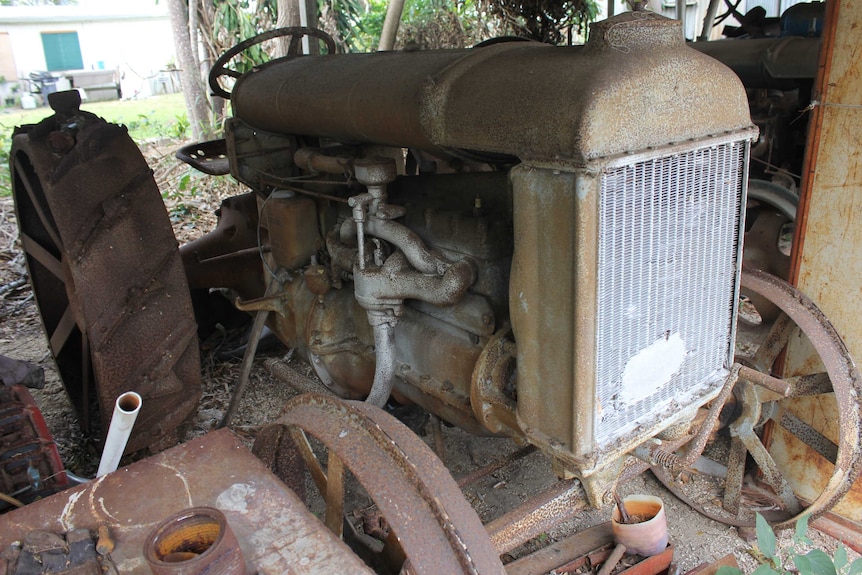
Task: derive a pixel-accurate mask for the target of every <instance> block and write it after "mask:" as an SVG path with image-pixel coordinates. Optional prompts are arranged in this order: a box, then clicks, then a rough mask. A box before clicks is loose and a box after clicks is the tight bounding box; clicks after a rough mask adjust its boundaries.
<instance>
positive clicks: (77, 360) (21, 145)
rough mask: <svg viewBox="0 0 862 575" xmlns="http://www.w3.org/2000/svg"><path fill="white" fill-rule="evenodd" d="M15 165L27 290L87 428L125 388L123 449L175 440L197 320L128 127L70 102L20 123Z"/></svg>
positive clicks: (192, 393)
mask: <svg viewBox="0 0 862 575" xmlns="http://www.w3.org/2000/svg"><path fill="white" fill-rule="evenodd" d="M78 101H79V100H78ZM10 164H11V165H10V169H11V173H12V193H13V196H14V199H15V209H16V214H17V218H18V226H19V230H20V238H21V244H22V247H23V249H24V252H25V254H26V260H27V267H28V271H29V275H30V278H31V282H32V286H33V293H34V296H35V299H36V303H37V304H38V306H39V312H40V315H41V317H42V324H43V327H44V329H45V333H46V335H47V337H48V340H49V347H50V351H51V353H52V355H53V356H54V359H55V361H56V363H57V369H58V371H59V373H60V377H61V378H62V380H63V384H64V386H65V387H66V390H67V392H68V394H69V397H70V398H71V400H72V403H73V405H74V406H75V408H76V409H77V411H78V415H79V422H80V423H81V426H82V428H83V429H84V431H85V432H88V433H89V432H95V433H97V434H98V432H99V431H101V434H102V435H104V433H105V432H106V427H107V420H108V418H109V417H110V414H111V413H112V412H113V404H114V401H115V400H116V398H117V397H118V396H119V395H120V394H122V393H123V392H125V391H130V390H131V391H137V392H138V393H139V394H140V395H141V396H142V397H143V400H144V402H143V407H142V410H141V413H140V415H139V417H138V420H137V423H136V425H135V430H134V432H133V434H132V437H131V438H130V440H129V445H128V449H127V451H135V450H138V449H141V448H144V447H149V446H152V447H154V448H161V447H165V446H167V445H169V444H171V443H173V442H174V441H175V439H176V430H177V427H178V426H179V425H180V424H181V423H182V422H183V421H184V420H185V419H186V417H187V416H188V415H189V414H190V413H191V412H192V410H194V408H195V407H196V405H197V401H198V399H199V397H200V365H199V359H198V349H197V341H196V337H195V336H196V325H195V323H194V319H193V318H194V316H193V313H192V308H191V301H190V298H189V293H188V288H187V284H186V280H185V273H184V271H183V268H182V263H181V260H180V256H179V252H178V250H177V242H176V240H175V238H174V236H173V231H172V229H171V227H170V221H169V219H168V216H167V213H166V211H165V208H164V205H163V203H162V201H161V195H160V193H159V190H158V187H157V186H156V183H155V181H154V180H153V177H152V173H151V171H150V169H149V167H148V166H147V164H146V162H145V160H144V159H143V157H142V156H141V153H140V151H139V150H138V149H137V147H136V146H135V144H134V143H133V142H132V140H131V139H130V138H129V137H128V135H127V133H126V130H125V128H122V127H120V126H117V125H114V124H108V123H106V122H105V121H104V120H101V119H99V118H96V117H95V116H93V115H92V114H87V113H86V112H80V111H78V110H77V106H74V109H69V110H67V113H60V112H58V113H57V114H55V115H54V116H52V117H50V118H47V119H45V120H43V121H42V122H41V123H40V124H38V125H35V126H27V127H24V128H23V129H19V130H17V131H16V135H15V136H14V139H13V144H12V150H11V155H10ZM91 405H94V406H98V407H97V409H96V411H99V412H101V415H102V419H103V420H105V425H104V426H101V427H102V429H99V422H98V418H97V417H95V415H96V414H95V413H91V411H93V410H91Z"/></svg>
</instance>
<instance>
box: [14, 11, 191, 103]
mask: <svg viewBox="0 0 862 575" xmlns="http://www.w3.org/2000/svg"><path fill="white" fill-rule="evenodd" d="M0 32H7V33H8V34H9V39H10V42H11V45H12V52H13V56H14V59H15V66H16V68H17V70H18V75H19V78H21V79H24V78H28V77H29V74H30V72H34V71H44V70H46V69H47V64H46V62H45V53H44V50H43V47H42V37H41V34H42V33H43V32H77V34H78V42H79V44H80V47H81V57H82V60H83V64H84V69H86V70H97V69H102V68H104V69H116V70H119V74H120V77H121V87H122V92H123V96H124V97H134V96H135V95H141V96H146V95H149V93H150V90H151V87H152V85H153V83H154V79H155V78H158V77H159V76H160V74H161V72H162V71H163V70H165V69H166V67H167V65H168V63H169V62H172V61H174V59H175V58H174V54H175V51H174V43H173V35H172V32H171V26H170V19H169V17H168V14H167V3H166V2H159V3H156V2H155V0H123V1H118V2H115V1H102V0H89V1H87V0H82V2H81V3H80V4H79V5H78V6H38V7H29V6H26V7H25V6H3V7H0Z"/></svg>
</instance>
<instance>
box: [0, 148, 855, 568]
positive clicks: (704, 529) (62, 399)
mask: <svg viewBox="0 0 862 575" xmlns="http://www.w3.org/2000/svg"><path fill="white" fill-rule="evenodd" d="M151 159H153V158H151ZM153 161H154V163H157V164H164V163H165V162H166V161H167V160H165V154H162V153H157V154H156V157H155V159H154V160H153ZM168 169H169V170H179V169H181V168H173V167H171V168H168ZM164 172H165V169H164V167H162V168H161V169H157V174H162V178H161V181H160V184H161V185H163V186H164V185H166V182H168V181H170V180H171V178H172V176H170V175H169V176H165V175H164ZM234 193H235V192H234ZM174 201H176V200H174ZM168 203H169V208H171V205H170V201H169V202H168ZM217 205H218V198H217V197H214V196H212V195H207V194H201V195H198V196H197V197H195V198H193V199H192V200H184V201H183V206H182V209H181V210H177V209H176V205H174V206H173V208H172V209H171V211H172V212H174V214H175V216H176V217H175V218H174V220H175V228H176V232H177V235H178V236H179V239H180V241H184V240H187V239H190V238H191V237H194V236H196V235H197V234H199V233H202V231H204V230H205V229H207V227H208V226H209V225H211V224H212V223H213V222H214V219H213V216H212V211H213V210H214V209H215V208H216V207H217ZM25 279H26V270H25V267H24V262H23V257H22V256H21V252H20V245H19V244H18V243H17V229H16V224H15V221H14V210H13V206H12V200H11V198H0V354H2V355H5V356H7V357H11V358H15V359H22V360H27V361H30V362H33V363H36V364H38V365H39V366H41V367H42V368H43V369H44V370H45V375H46V382H47V384H46V386H45V388H44V389H41V390H33V392H32V393H33V395H34V397H35V398H36V401H37V403H38V405H39V406H40V408H41V410H42V412H43V414H44V416H45V419H46V421H47V422H48V425H49V427H50V430H51V433H52V434H53V436H54V439H55V441H56V443H57V445H58V447H59V450H60V453H61V456H62V459H63V461H64V465H65V466H66V468H67V469H69V470H70V471H72V472H74V473H76V474H78V475H80V476H83V477H92V475H93V474H94V473H95V470H96V467H97V464H98V454H97V452H96V449H95V447H94V442H93V441H92V438H88V437H85V436H83V434H82V433H81V431H80V429H79V428H78V425H77V422H76V419H75V415H74V413H73V411H72V409H71V407H70V405H69V402H68V399H67V398H66V394H65V391H64V389H63V387H62V383H61V382H60V380H59V378H58V376H57V374H56V371H55V368H54V365H53V361H52V359H51V356H50V353H49V352H48V349H47V343H46V341H45V337H44V335H43V333H42V329H41V326H40V320H39V315H38V312H37V309H36V306H35V304H34V301H33V297H32V293H31V291H30V288H29V286H28V285H27V284H26V282H24V281H23V280H25ZM202 357H203V362H202V364H203V365H202V369H203V374H204V395H203V399H202V400H201V402H200V406H199V409H198V412H197V415H196V418H195V424H194V429H193V430H192V431H191V432H190V433H191V435H201V434H203V433H206V432H207V431H208V430H210V429H212V428H213V427H214V426H215V424H216V422H218V421H219V420H220V419H221V417H222V415H223V414H224V412H225V410H226V409H227V405H228V403H229V401H230V396H231V391H232V388H233V386H234V384H235V382H236V380H237V378H238V374H239V361H219V360H217V359H215V358H214V356H213V355H212V354H207V353H204V354H202ZM263 357H280V358H282V359H286V360H288V361H289V362H290V363H291V365H292V366H293V367H294V368H295V369H297V370H299V371H300V372H301V373H304V374H306V375H309V376H310V375H311V369H310V368H309V367H308V366H307V365H306V364H305V363H303V362H302V361H301V360H299V359H298V358H296V357H293V354H292V352H291V350H287V349H284V348H278V349H273V350H270V351H268V352H266V353H264V354H262V355H261V356H259V358H258V361H257V362H256V365H255V367H254V369H253V371H252V375H251V380H250V386H249V388H248V391H247V393H246V396H245V400H244V401H243V403H242V405H241V408H240V410H239V412H238V414H237V417H236V418H235V420H234V422H233V425H232V429H233V430H234V431H235V432H236V433H237V434H238V435H239V436H240V437H242V438H244V439H245V440H246V441H247V442H248V443H249V444H250V443H251V441H252V439H253V437H254V435H255V433H256V431H257V430H258V429H259V428H260V426H261V425H263V424H265V423H267V422H270V421H272V420H274V419H275V418H276V417H277V416H278V414H279V412H280V410H281V408H282V406H283V405H284V403H285V401H286V400H287V399H288V398H289V397H291V396H292V395H294V392H293V391H291V390H290V389H289V388H288V387H287V386H286V385H284V384H283V383H280V382H279V381H278V380H276V379H274V378H273V377H272V376H270V375H269V374H268V373H267V372H266V371H265V370H264V369H263V367H262V358H263ZM426 429H427V428H422V429H420V431H425V430H426ZM443 437H444V440H445V456H444V461H445V463H446V465H447V466H448V468H449V469H450V471H451V472H452V475H453V476H454V477H455V478H456V479H457V478H459V477H463V476H465V475H467V474H468V473H469V472H470V471H472V470H475V469H476V468H478V467H482V466H485V465H487V464H489V463H490V462H493V461H496V460H498V459H499V458H501V457H503V456H505V455H506V454H508V453H510V452H513V451H515V450H516V449H517V446H515V445H514V443H512V442H511V441H508V440H504V439H489V438H481V439H480V438H475V437H472V436H470V435H468V434H466V433H465V432H463V431H461V430H459V429H456V428H450V427H443ZM189 438H190V437H186V438H185V439H189ZM425 440H426V442H428V443H429V445H430V444H432V443H433V442H432V438H431V434H430V433H427V434H426V436H425ZM554 481H555V478H554V476H553V473H552V472H551V468H550V464H549V462H548V461H547V459H545V458H544V457H543V456H542V455H540V454H538V453H533V454H531V455H529V456H527V457H525V458H523V459H521V460H519V461H517V462H516V463H514V464H512V465H510V466H508V467H506V468H504V469H502V470H500V471H498V472H495V473H493V474H491V475H488V476H486V477H484V478H483V479H481V480H479V481H477V482H475V483H474V484H472V485H470V486H469V487H467V488H466V489H465V495H466V497H467V499H468V501H470V503H471V504H472V505H473V507H474V508H475V510H476V512H477V513H478V514H479V516H480V517H481V519H482V520H483V521H485V522H487V521H489V520H491V519H493V518H495V517H498V516H500V515H502V514H503V513H505V512H506V511H508V510H510V509H512V508H514V507H515V506H517V505H518V504H519V503H521V502H522V501H524V500H525V499H527V498H528V497H530V496H531V495H533V494H535V493H537V492H539V491H541V490H542V489H544V488H546V487H548V486H550V485H552V484H553V482H554ZM630 493H648V494H653V495H657V496H659V497H661V498H662V499H663V501H664V503H665V506H666V510H667V517H668V525H669V530H670V539H671V541H672V542H673V544H674V546H675V562H676V564H677V566H678V569H679V573H684V572H686V571H688V570H690V569H692V568H694V567H696V566H698V565H700V564H702V563H706V562H712V561H715V560H718V559H720V558H721V557H723V556H725V555H727V554H728V553H733V554H734V555H735V556H736V558H737V560H738V561H739V563H740V565H741V566H742V567H743V568H744V570H745V571H746V572H748V573H750V572H751V571H753V570H754V568H755V567H756V566H757V563H756V562H755V561H754V559H752V557H751V555H750V554H749V550H750V549H751V547H752V545H753V543H752V541H751V536H750V535H751V534H750V533H749V534H746V533H742V534H741V533H740V532H739V530H737V529H736V528H733V527H728V526H727V525H724V524H721V523H717V522H714V521H711V520H709V519H706V518H705V517H703V516H701V515H700V514H698V513H695V512H694V511H693V510H691V509H690V508H689V507H688V506H687V505H686V504H684V503H682V502H681V501H679V500H678V499H676V498H675V497H674V496H673V495H672V494H670V493H669V492H668V491H667V490H665V489H664V487H663V486H661V485H660V484H659V483H658V482H657V481H656V480H655V479H654V478H653V477H652V476H651V475H650V474H645V475H642V476H640V477H639V478H637V479H636V480H634V481H631V482H628V483H626V484H625V485H621V486H620V494H621V495H627V494H630ZM609 518H610V509H609V508H605V509H601V510H594V511H590V512H586V513H583V514H581V515H580V516H579V517H578V519H577V520H576V521H572V522H569V523H566V524H564V525H562V526H561V527H560V528H559V529H557V530H555V531H553V532H550V533H547V534H543V535H542V536H541V537H539V539H538V540H537V541H534V542H533V543H530V544H528V545H527V546H525V547H524V548H523V549H520V550H517V551H516V552H515V553H514V554H513V555H520V554H524V553H526V552H527V551H529V550H531V549H534V548H537V547H540V546H542V545H544V544H547V543H548V542H550V541H553V540H556V539H559V538H562V537H564V536H567V535H569V534H571V533H574V532H576V531H578V530H580V529H583V528H586V527H588V526H590V525H592V524H595V523H599V522H604V521H608V520H609ZM811 535H812V538H813V539H814V540H815V543H816V545H817V547H818V548H821V549H823V550H825V551H826V552H827V553H830V554H831V553H832V552H833V551H834V549H835V546H836V542H835V541H834V540H832V539H831V538H829V537H828V536H825V535H822V534H819V533H817V532H813V531H812V533H811ZM788 539H789V534H787V533H785V534H784V535H782V537H781V540H782V541H783V542H784V543H786V542H787V541H788ZM851 555H853V554H852V553H851ZM672 575H673V574H672Z"/></svg>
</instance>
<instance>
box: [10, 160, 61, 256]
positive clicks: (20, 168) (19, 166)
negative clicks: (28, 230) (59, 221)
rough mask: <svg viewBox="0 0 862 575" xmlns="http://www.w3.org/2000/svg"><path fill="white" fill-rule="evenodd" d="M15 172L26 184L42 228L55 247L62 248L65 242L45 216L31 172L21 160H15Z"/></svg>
mask: <svg viewBox="0 0 862 575" xmlns="http://www.w3.org/2000/svg"><path fill="white" fill-rule="evenodd" d="M15 170H16V171H17V173H18V177H19V178H20V179H21V182H22V183H23V184H24V189H25V190H26V191H27V196H29V198H30V202H31V203H32V204H33V209H34V210H36V215H37V216H39V221H41V222H42V227H43V228H44V229H45V232H47V234H48V236H50V238H51V241H52V242H54V245H55V246H57V247H60V246H62V245H63V242H62V241H60V235H59V234H58V233H57V230H56V229H55V227H54V222H53V221H52V220H51V219H49V218H48V216H47V215H46V214H45V210H44V209H43V207H42V203H41V202H40V201H39V200H40V198H39V196H37V194H36V191H35V189H34V188H33V183H32V182H31V181H30V178H29V177H28V176H29V175H30V172H29V171H27V170H25V169H24V164H23V163H22V162H21V159H20V158H15Z"/></svg>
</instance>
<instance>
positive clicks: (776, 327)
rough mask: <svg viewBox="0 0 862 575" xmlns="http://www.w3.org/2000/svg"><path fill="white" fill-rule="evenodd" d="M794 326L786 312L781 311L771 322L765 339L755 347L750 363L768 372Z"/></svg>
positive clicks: (785, 344)
mask: <svg viewBox="0 0 862 575" xmlns="http://www.w3.org/2000/svg"><path fill="white" fill-rule="evenodd" d="M795 327H796V325H795V324H794V323H793V321H792V320H791V319H790V318H789V317H788V316H787V314H786V313H782V314H781V315H780V316H779V317H778V319H776V320H775V323H773V324H772V327H771V328H770V330H769V334H768V335H767V336H766V339H764V340H763V342H762V343H761V344H760V347H758V348H757V352H756V353H755V354H754V358H753V359H752V361H751V363H752V364H753V365H754V366H755V367H757V368H758V369H759V370H761V371H763V372H766V373H768V372H769V371H770V369H771V368H772V364H774V363H775V359H776V358H777V357H778V354H780V353H781V351H782V350H783V349H784V348H785V347H786V346H787V342H788V340H789V339H790V335H791V334H792V333H793V330H794V328H795Z"/></svg>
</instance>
